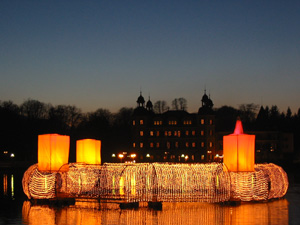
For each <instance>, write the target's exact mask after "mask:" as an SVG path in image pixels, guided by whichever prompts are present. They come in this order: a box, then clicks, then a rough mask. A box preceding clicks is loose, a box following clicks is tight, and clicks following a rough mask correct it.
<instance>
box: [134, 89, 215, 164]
mask: <svg viewBox="0 0 300 225" xmlns="http://www.w3.org/2000/svg"><path fill="white" fill-rule="evenodd" d="M201 101H202V106H201V107H200V108H199V111H198V113H188V112H187V111H186V110H184V109H180V110H167V111H166V112H163V113H154V111H153V105H152V102H151V101H150V99H149V100H148V101H147V103H146V104H145V100H144V97H143V96H142V94H140V96H139V97H138V99H137V107H136V108H135V110H134V113H133V118H132V121H131V125H132V126H131V127H132V145H131V151H132V152H135V153H136V154H137V161H138V162H210V161H213V160H214V155H215V116H214V113H213V110H212V107H213V102H212V100H211V99H210V98H209V97H208V96H207V95H206V93H205V94H204V95H203V97H202V100H201ZM147 156H149V157H147Z"/></svg>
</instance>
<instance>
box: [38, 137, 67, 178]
mask: <svg viewBox="0 0 300 225" xmlns="http://www.w3.org/2000/svg"><path fill="white" fill-rule="evenodd" d="M69 148H70V137H69V136H66V135H59V134H43V135H39V136H38V170H39V171H50V172H53V171H58V170H59V169H60V167H61V166H62V165H64V164H66V163H68V160H69Z"/></svg>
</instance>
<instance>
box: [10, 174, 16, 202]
mask: <svg viewBox="0 0 300 225" xmlns="http://www.w3.org/2000/svg"><path fill="white" fill-rule="evenodd" d="M10 187H11V197H12V198H14V196H15V181H14V175H13V174H12V175H11V177H10Z"/></svg>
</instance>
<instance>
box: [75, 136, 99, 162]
mask: <svg viewBox="0 0 300 225" xmlns="http://www.w3.org/2000/svg"><path fill="white" fill-rule="evenodd" d="M76 162H81V163H87V164H101V141H99V140H94V139H83V140H78V141H76Z"/></svg>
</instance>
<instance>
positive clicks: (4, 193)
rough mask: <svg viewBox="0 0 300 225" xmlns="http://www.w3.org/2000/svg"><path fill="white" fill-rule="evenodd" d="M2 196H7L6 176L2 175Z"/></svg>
mask: <svg viewBox="0 0 300 225" xmlns="http://www.w3.org/2000/svg"><path fill="white" fill-rule="evenodd" d="M3 195H4V196H6V195H7V174H3Z"/></svg>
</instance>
